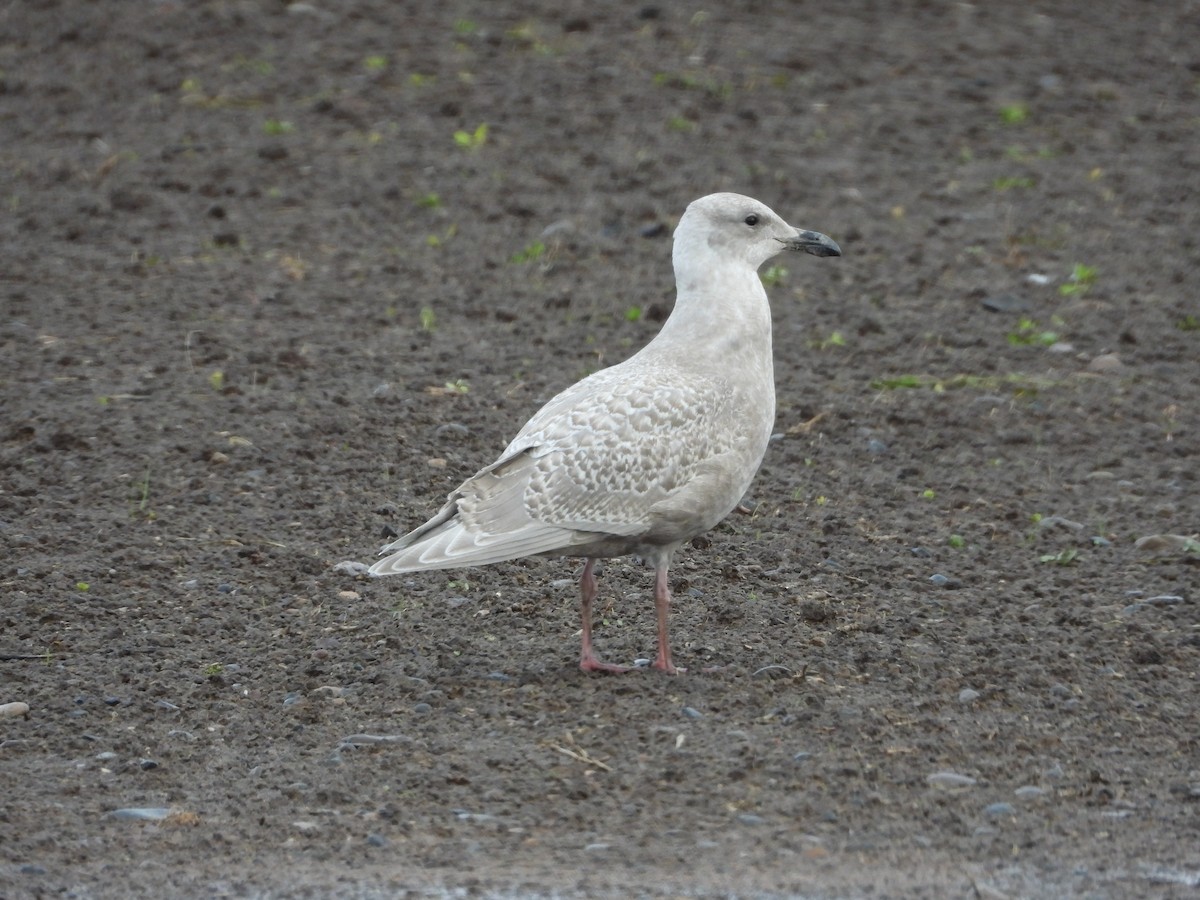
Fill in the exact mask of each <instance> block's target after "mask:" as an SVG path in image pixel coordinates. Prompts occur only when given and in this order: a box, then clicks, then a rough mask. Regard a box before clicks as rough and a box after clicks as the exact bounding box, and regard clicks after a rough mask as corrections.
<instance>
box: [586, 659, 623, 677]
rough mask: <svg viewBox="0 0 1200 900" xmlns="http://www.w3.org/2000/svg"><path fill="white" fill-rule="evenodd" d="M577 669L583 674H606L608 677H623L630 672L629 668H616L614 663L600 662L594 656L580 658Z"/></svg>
mask: <svg viewBox="0 0 1200 900" xmlns="http://www.w3.org/2000/svg"><path fill="white" fill-rule="evenodd" d="M579 668H581V669H583V671H585V672H607V673H608V674H609V675H624V674H625V673H626V672H628V671H630V667H629V666H618V665H617V664H616V663H606V662H601V661H600V660H598V659H597V658H596V657H594V656H584V657H581V658H580V660H579Z"/></svg>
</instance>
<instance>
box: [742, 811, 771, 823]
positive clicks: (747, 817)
mask: <svg viewBox="0 0 1200 900" xmlns="http://www.w3.org/2000/svg"><path fill="white" fill-rule="evenodd" d="M737 818H738V821H739V822H741V823H742V824H743V825H763V824H765V823H766V821H767V820H766V819H764V818H763V817H762V816H756V815H754V813H742V814H741V815H740V816H738V817H737Z"/></svg>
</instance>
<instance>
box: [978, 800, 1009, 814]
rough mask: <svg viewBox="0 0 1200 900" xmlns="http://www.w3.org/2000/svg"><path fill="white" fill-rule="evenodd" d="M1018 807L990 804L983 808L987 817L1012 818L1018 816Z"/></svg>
mask: <svg viewBox="0 0 1200 900" xmlns="http://www.w3.org/2000/svg"><path fill="white" fill-rule="evenodd" d="M1016 812H1017V810H1016V807H1014V806H1013V805H1012V804H1011V803H1003V802H1001V803H989V804H988V805H987V806H985V807H984V808H983V814H984V815H985V816H1012V815H1016Z"/></svg>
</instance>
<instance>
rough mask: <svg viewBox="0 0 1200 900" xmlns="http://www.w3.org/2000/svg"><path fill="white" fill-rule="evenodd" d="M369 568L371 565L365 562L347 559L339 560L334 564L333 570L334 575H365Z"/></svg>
mask: <svg viewBox="0 0 1200 900" xmlns="http://www.w3.org/2000/svg"><path fill="white" fill-rule="evenodd" d="M370 569H371V567H370V566H368V565H367V564H366V563H361V562H358V561H357V560H353V559H348V560H346V561H345V562H340V563H338V564H337V565H336V566H334V567H333V572H334V574H335V575H366V574H367V572H369V571H370Z"/></svg>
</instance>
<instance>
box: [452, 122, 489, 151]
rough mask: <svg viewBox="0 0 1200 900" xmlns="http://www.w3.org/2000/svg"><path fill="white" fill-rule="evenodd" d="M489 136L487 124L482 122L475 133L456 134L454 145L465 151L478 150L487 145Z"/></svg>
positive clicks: (457, 132)
mask: <svg viewBox="0 0 1200 900" xmlns="http://www.w3.org/2000/svg"><path fill="white" fill-rule="evenodd" d="M487 136H488V126H487V122H482V123H480V124H479V125H478V126H477V127H476V129H475V130H474V131H456V132H454V143H456V144H457V145H458V146H460V147H462V148H463V149H464V150H478V149H479V148H480V147H482V146H483V145H484V144H485V143H487Z"/></svg>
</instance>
